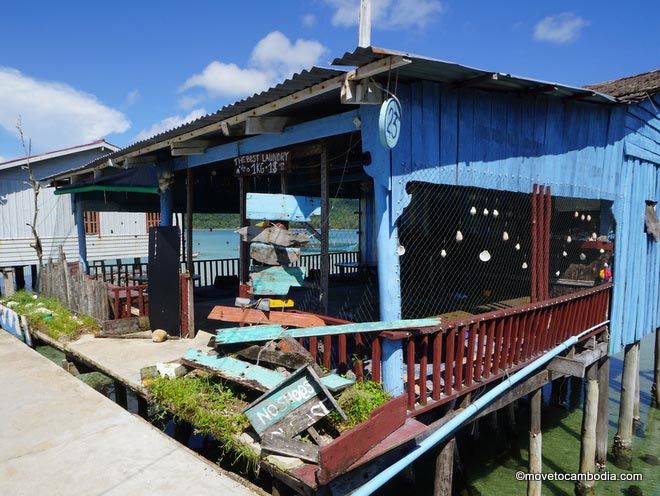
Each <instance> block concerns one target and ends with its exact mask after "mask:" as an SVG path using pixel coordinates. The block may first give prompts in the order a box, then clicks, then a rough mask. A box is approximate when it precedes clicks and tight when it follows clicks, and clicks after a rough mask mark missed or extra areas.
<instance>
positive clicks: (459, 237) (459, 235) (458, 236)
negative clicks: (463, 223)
mask: <svg viewBox="0 0 660 496" xmlns="http://www.w3.org/2000/svg"><path fill="white" fill-rule="evenodd" d="M461 241H463V233H462V232H461V231H456V242H457V243H460V242H461Z"/></svg>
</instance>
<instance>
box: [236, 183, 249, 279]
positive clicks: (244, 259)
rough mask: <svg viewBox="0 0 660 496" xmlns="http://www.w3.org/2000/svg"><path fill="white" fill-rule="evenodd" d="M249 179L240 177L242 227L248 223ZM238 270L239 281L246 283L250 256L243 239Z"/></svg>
mask: <svg viewBox="0 0 660 496" xmlns="http://www.w3.org/2000/svg"><path fill="white" fill-rule="evenodd" d="M247 180H248V178H247V177H245V176H240V177H239V178H238V186H239V197H240V198H239V215H240V224H241V227H245V226H247V225H248V223H247V204H246V197H247ZM238 271H239V282H240V283H241V284H246V283H247V282H248V280H249V277H250V275H249V258H248V244H247V243H245V242H243V241H241V242H240V244H239V262H238Z"/></svg>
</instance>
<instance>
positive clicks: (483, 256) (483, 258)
mask: <svg viewBox="0 0 660 496" xmlns="http://www.w3.org/2000/svg"><path fill="white" fill-rule="evenodd" d="M479 260H481V261H482V262H488V261H489V260H490V253H488V250H484V251H482V252H481V253H479Z"/></svg>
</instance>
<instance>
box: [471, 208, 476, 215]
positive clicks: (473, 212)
mask: <svg viewBox="0 0 660 496" xmlns="http://www.w3.org/2000/svg"><path fill="white" fill-rule="evenodd" d="M470 215H477V207H472V208H471V209H470Z"/></svg>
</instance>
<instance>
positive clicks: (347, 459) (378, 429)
mask: <svg viewBox="0 0 660 496" xmlns="http://www.w3.org/2000/svg"><path fill="white" fill-rule="evenodd" d="M405 421H406V396H405V395H401V396H399V397H397V398H394V399H393V400H390V401H388V402H387V403H385V404H384V405H381V406H380V407H379V408H377V409H376V410H374V411H373V412H372V413H371V416H370V417H369V420H367V421H366V422H362V423H361V424H359V425H357V426H356V427H354V428H353V429H351V430H349V431H346V432H344V433H342V435H341V436H339V437H338V438H337V439H335V440H334V441H333V442H332V443H330V444H328V445H327V446H324V447H322V448H321V449H320V450H319V463H320V470H319V473H318V480H319V483H320V484H327V483H328V482H329V481H330V480H332V479H334V478H335V477H337V476H338V475H341V474H342V473H344V472H346V471H347V470H348V468H349V467H350V466H351V465H352V464H353V463H354V462H355V461H357V460H358V459H360V458H361V457H362V456H363V455H364V454H365V453H367V452H368V451H369V450H370V449H371V448H372V447H374V446H376V445H377V444H378V443H380V442H381V441H382V440H383V439H385V438H386V437H387V436H389V435H390V434H392V433H393V432H394V431H395V430H396V429H398V428H399V427H401V426H402V425H403V424H404V422H405Z"/></svg>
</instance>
